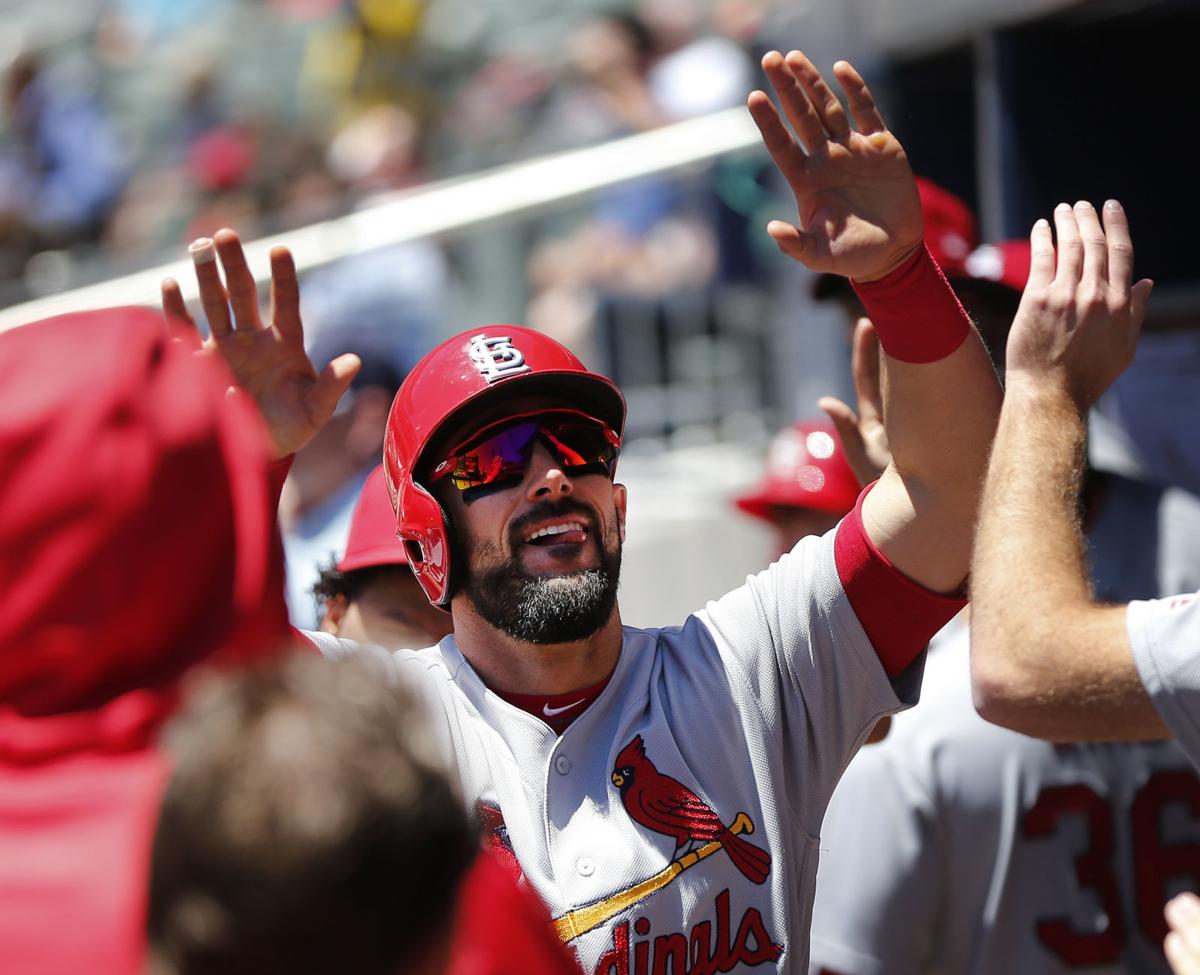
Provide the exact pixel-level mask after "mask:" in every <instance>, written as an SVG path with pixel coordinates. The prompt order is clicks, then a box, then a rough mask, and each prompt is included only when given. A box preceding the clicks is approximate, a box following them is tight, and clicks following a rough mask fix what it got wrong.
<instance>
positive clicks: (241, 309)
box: [213, 229, 262, 329]
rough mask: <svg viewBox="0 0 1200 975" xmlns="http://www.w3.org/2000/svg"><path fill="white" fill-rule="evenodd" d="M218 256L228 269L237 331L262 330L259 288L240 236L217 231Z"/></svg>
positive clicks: (228, 282)
mask: <svg viewBox="0 0 1200 975" xmlns="http://www.w3.org/2000/svg"><path fill="white" fill-rule="evenodd" d="M213 243H214V244H215V245H216V248H217V253H218V254H220V255H221V266H222V267H223V268H224V269H225V282H226V287H227V288H228V291H229V303H230V305H232V306H233V318H234V321H235V322H236V323H237V327H238V328H247V329H249V328H261V327H262V325H261V322H260V320H259V314H258V286H257V285H256V284H255V281H254V275H253V274H251V273H250V266H249V265H248V264H247V263H246V253H245V251H243V250H242V242H241V240H239V239H238V235H237V234H236V233H235V232H234V231H232V230H229V229H224V230H218V231H217V232H216V234H214V235H213Z"/></svg>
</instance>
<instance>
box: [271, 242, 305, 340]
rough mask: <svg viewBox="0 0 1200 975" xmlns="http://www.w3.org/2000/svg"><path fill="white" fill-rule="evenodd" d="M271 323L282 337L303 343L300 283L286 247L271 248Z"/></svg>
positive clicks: (294, 263)
mask: <svg viewBox="0 0 1200 975" xmlns="http://www.w3.org/2000/svg"><path fill="white" fill-rule="evenodd" d="M271 323H272V324H273V325H274V326H275V327H276V328H278V329H279V331H280V334H282V335H283V336H284V338H287V339H294V340H296V341H299V342H300V343H301V344H303V342H304V329H303V327H302V326H301V324H300V283H299V281H298V280H297V278H296V262H295V261H294V260H293V259H292V252H291V251H289V250H288V249H287V248H286V247H273V248H272V249H271Z"/></svg>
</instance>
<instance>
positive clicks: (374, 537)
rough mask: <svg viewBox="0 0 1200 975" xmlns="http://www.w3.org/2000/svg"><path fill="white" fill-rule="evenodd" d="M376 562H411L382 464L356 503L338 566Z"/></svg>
mask: <svg viewBox="0 0 1200 975" xmlns="http://www.w3.org/2000/svg"><path fill="white" fill-rule="evenodd" d="M374 565H408V555H407V554H406V553H405V551H404V543H403V542H402V541H401V540H400V539H399V538H398V537H397V535H396V511H395V509H394V508H393V507H392V499H391V498H390V497H389V496H388V489H387V481H385V480H384V475H383V465H382V464H380V465H379V466H378V467H376V468H375V470H373V471H371V474H370V476H368V477H367V482H366V484H364V485H363V489H362V494H361V495H359V498H358V504H357V505H355V507H354V516H353V518H351V520H350V536H349V538H347V539H346V552H345V554H344V555H343V556H342V558H341V561H340V562H338V564H337V565H336V566H334V568H335V569H337V570H338V572H353V571H354V570H355V569H366V568H370V567H371V566H374Z"/></svg>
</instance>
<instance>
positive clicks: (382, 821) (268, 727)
mask: <svg viewBox="0 0 1200 975" xmlns="http://www.w3.org/2000/svg"><path fill="white" fill-rule="evenodd" d="M381 676H383V675H382V674H381V672H380V670H379V669H378V668H377V667H376V666H374V665H373V660H372V658H364V657H358V658H352V659H345V660H339V661H328V660H322V659H320V658H318V657H294V658H292V659H291V660H290V661H288V662H287V663H286V664H285V665H283V666H282V667H279V668H276V669H273V670H262V671H256V672H248V673H245V674H243V675H242V676H240V677H238V678H236V679H234V680H231V681H228V682H225V683H223V684H222V685H219V686H214V687H210V688H208V690H207V692H206V693H203V694H200V695H198V696H197V700H196V701H195V703H194V705H193V706H192V707H190V708H189V709H188V710H187V711H186V712H185V713H184V714H183V715H182V716H181V717H180V719H179V720H178V721H177V722H175V724H174V725H173V726H172V727H171V729H169V734H168V737H167V744H168V747H169V748H170V749H171V751H172V753H173V755H174V756H175V759H176V766H175V770H174V772H173V774H172V777H171V781H170V784H169V786H168V788H167V791H166V795H165V798H164V800H163V808H162V814H161V817H160V819H159V825H158V833H157V836H156V838H155V843H154V860H153V872H152V879H151V885H150V908H149V932H150V941H151V948H152V953H153V956H154V957H153V963H154V970H155V971H156V973H160V975H168V973H169V975H205V973H213V975H216V973H220V975H237V973H242V972H245V973H255V975H259V973H263V972H289V973H295V975H305V973H310V975H326V973H328V975H333V973H341V972H354V973H356V975H410V973H411V975H435V973H440V972H444V971H446V966H447V963H448V959H449V955H450V951H451V935H452V931H453V925H454V913H455V901H456V896H457V891H458V888H459V886H460V884H461V883H462V881H463V878H464V876H465V875H466V873H467V871H468V869H469V867H470V865H471V863H472V861H473V860H474V859H475V858H476V856H477V855H478V853H479V840H478V837H477V833H476V830H475V828H474V826H473V825H472V823H471V822H470V819H469V817H468V816H467V812H466V808H465V806H464V805H463V802H462V800H461V798H460V797H459V796H458V795H457V794H456V792H455V790H454V789H453V787H452V786H451V784H450V780H449V778H448V777H447V775H446V773H445V770H444V768H443V764H442V757H441V750H440V747H439V743H438V742H437V740H436V738H435V737H434V735H433V733H432V726H431V725H427V724H426V722H425V721H424V714H425V712H424V711H423V710H422V709H421V708H420V705H419V701H418V699H417V698H416V697H415V696H412V695H410V694H409V693H407V692H405V691H404V689H403V688H402V687H401V686H398V685H397V684H396V683H395V682H392V681H388V680H386V679H381Z"/></svg>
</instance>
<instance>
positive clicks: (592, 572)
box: [463, 501, 621, 645]
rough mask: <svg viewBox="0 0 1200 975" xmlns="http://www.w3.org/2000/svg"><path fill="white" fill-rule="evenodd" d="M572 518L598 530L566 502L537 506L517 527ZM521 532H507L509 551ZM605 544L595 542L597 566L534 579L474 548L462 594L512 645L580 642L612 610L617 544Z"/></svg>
mask: <svg viewBox="0 0 1200 975" xmlns="http://www.w3.org/2000/svg"><path fill="white" fill-rule="evenodd" d="M572 514H583V515H585V516H588V518H589V521H590V522H591V524H593V525H595V526H598V525H599V522H598V520H597V519H593V518H591V512H590V511H588V509H587V508H585V507H584V506H583V505H581V504H579V503H578V502H570V501H568V502H564V503H560V504H557V505H555V504H547V505H545V506H539V507H538V508H537V509H536V510H535V511H533V512H530V514H529V515H527V516H526V517H525V518H523V519H522V520H521V521H522V522H524V523H532V522H533V521H534V520H535V519H538V518H545V517H559V516H568V515H572ZM522 527H523V526H522V524H521V523H518V524H516V525H514V526H513V532H512V536H513V541H514V543H515V544H514V545H513V548H514V549H515V548H516V545H517V544H520V542H518V541H517V539H518V538H519V536H520V535H521V534H523V533H522V532H521V528H522ZM605 541H606V539H604V538H597V544H598V547H599V549H600V565H599V566H597V567H595V568H591V569H581V570H579V571H578V572H570V573H565V574H561V575H534V574H532V573H529V572H526V571H525V570H524V569H523V568H522V567H521V566H520V564H519V563H518V562H517V561H516V560H515V559H513V560H510V561H507V562H500V561H499V559H498V558H497V556H498V553H496V552H495V550H494V548H492V547H491V546H480V545H479V543H478V542H476V544H475V553H474V555H475V561H476V565H474V566H472V568H471V570H470V571H469V572H468V573H467V578H466V580H465V581H464V584H463V593H464V594H465V595H466V596H467V598H468V599H470V600H471V602H472V604H473V605H474V606H475V609H476V611H477V612H478V613H479V615H480V616H481V617H483V619H485V620H487V622H488V623H490V624H491V625H492V626H494V627H496V629H498V630H500V631H501V632H502V633H505V634H507V635H508V636H510V637H512V638H513V639H515V640H521V641H523V642H525V643H533V644H539V645H548V644H556V643H574V642H576V641H578V640H585V639H587V638H588V637H589V636H591V635H592V634H594V633H597V632H598V631H599V630H600V629H601V628H602V627H603V626H604V624H605V623H607V622H608V621H609V618H610V617H611V616H612V613H613V609H614V607H615V606H616V604H617V586H618V583H619V581H620V577H621V543H620V540H619V539H616V540H614V544H613V545H612V547H611V548H609V547H608V546H607V545H606V544H605ZM487 549H491V551H487ZM489 556H492V557H491V558H489ZM480 562H485V563H490V564H486V565H480V564H479V563H480Z"/></svg>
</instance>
